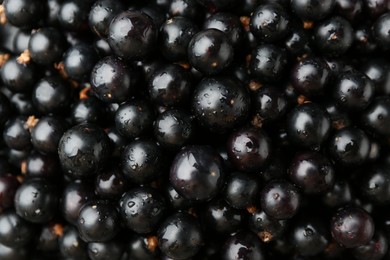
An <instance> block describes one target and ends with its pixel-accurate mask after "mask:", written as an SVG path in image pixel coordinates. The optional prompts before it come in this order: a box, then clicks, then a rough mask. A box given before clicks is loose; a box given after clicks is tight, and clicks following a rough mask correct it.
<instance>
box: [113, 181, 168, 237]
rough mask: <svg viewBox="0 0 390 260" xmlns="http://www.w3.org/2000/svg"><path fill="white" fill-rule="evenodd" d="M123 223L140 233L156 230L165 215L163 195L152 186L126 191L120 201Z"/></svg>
mask: <svg viewBox="0 0 390 260" xmlns="http://www.w3.org/2000/svg"><path fill="white" fill-rule="evenodd" d="M119 211H120V214H121V217H122V220H123V224H124V225H125V226H126V227H127V228H129V229H130V230H132V231H134V232H136V233H138V234H147V233H150V232H152V231H154V230H155V229H156V227H157V224H158V223H159V222H160V220H161V219H162V218H163V217H164V216H165V212H166V204H165V201H164V199H163V197H162V196H161V195H160V194H159V192H157V191H156V190H154V189H151V188H144V187H140V188H134V189H131V190H129V191H127V192H125V193H124V194H123V196H122V198H121V199H120V202H119Z"/></svg>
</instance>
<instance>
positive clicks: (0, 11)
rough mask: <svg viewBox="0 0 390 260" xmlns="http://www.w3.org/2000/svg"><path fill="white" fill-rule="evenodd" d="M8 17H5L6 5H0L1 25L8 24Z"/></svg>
mask: <svg viewBox="0 0 390 260" xmlns="http://www.w3.org/2000/svg"><path fill="white" fill-rule="evenodd" d="M6 23H7V17H6V16H5V8H4V5H0V24H6Z"/></svg>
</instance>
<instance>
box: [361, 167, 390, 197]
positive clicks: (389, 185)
mask: <svg viewBox="0 0 390 260" xmlns="http://www.w3.org/2000/svg"><path fill="white" fill-rule="evenodd" d="M359 187H360V191H361V193H362V195H363V196H365V197H366V198H367V200H368V201H370V202H371V203H374V204H379V205H388V204H389V203H390V168H389V166H388V165H376V166H375V167H372V168H371V169H369V170H368V172H367V173H366V174H364V176H362V178H361V180H360V185H359Z"/></svg>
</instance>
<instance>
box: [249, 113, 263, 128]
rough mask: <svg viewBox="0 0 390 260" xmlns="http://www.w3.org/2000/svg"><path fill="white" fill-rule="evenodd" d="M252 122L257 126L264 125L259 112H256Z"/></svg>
mask: <svg viewBox="0 0 390 260" xmlns="http://www.w3.org/2000/svg"><path fill="white" fill-rule="evenodd" d="M251 124H252V125H253V126H254V127H256V128H261V127H262V126H263V118H262V117H261V116H260V115H259V114H256V115H254V116H253V118H252V120H251Z"/></svg>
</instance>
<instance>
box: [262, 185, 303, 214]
mask: <svg viewBox="0 0 390 260" xmlns="http://www.w3.org/2000/svg"><path fill="white" fill-rule="evenodd" d="M300 200H301V198H300V194H299V193H298V190H297V189H296V188H295V186H294V185H292V184H291V183H289V182H287V181H284V180H275V181H272V182H269V183H267V184H266V185H265V187H264V188H263V189H262V190H261V192H260V203H261V208H262V209H263V210H264V212H265V213H266V214H267V215H269V216H270V217H273V218H275V219H290V218H292V217H293V216H294V215H295V214H296V213H297V211H298V209H299V206H300V202H301V201H300Z"/></svg>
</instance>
